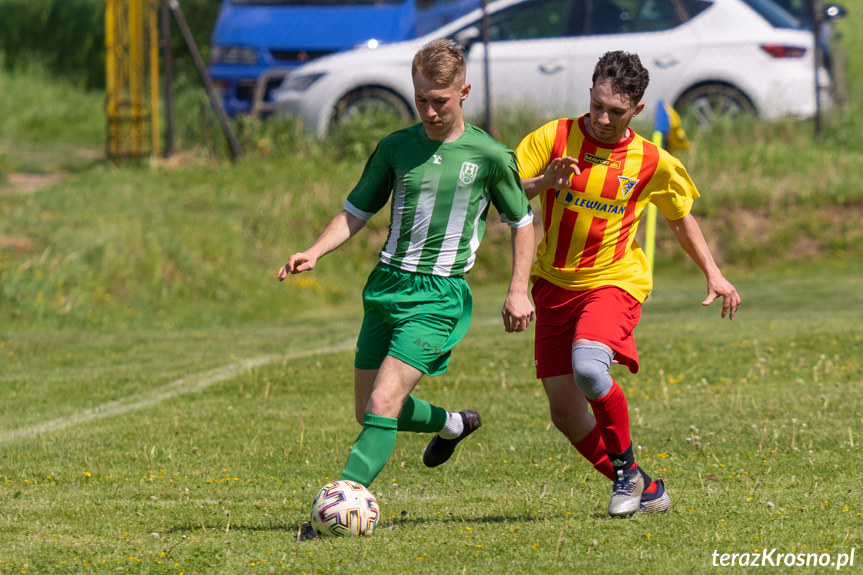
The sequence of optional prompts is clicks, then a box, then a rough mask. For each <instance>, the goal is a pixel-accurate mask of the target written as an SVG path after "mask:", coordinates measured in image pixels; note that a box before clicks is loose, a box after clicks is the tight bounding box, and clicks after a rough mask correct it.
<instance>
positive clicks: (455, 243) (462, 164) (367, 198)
mask: <svg viewBox="0 0 863 575" xmlns="http://www.w3.org/2000/svg"><path fill="white" fill-rule="evenodd" d="M390 194H392V205H391V208H390V229H389V234H388V236H387V241H386V243H385V244H384V247H383V249H382V250H381V252H380V258H381V261H382V262H384V263H386V264H390V265H393V266H396V267H398V268H400V269H402V270H405V271H409V272H418V273H425V274H432V275H436V276H445V277H447V276H459V275H462V274H464V273H466V272H467V271H468V270H470V268H471V267H473V264H474V262H475V261H476V250H477V248H478V247H479V244H480V241H481V240H482V236H483V232H484V231H485V219H486V216H487V215H488V209H489V205H490V204H494V205H495V208H497V210H498V212H499V213H500V214H501V221H503V222H505V223H506V224H508V225H509V226H511V227H516V228H518V227H522V226H526V225H528V224H530V223H531V222H532V221H533V212H532V211H531V209H530V204H529V203H528V201H527V198H526V197H525V195H524V190H523V188H522V186H521V180H520V179H519V175H518V165H517V163H516V159H515V154H514V153H513V151H512V150H510V149H508V148H506V147H505V146H504V145H503V144H501V143H500V142H497V141H496V140H494V139H493V138H492V137H491V136H489V135H488V134H486V133H485V132H484V131H482V130H481V129H479V128H477V127H476V126H473V125H471V124H467V125H466V126H465V132H464V134H462V135H461V136H460V137H459V138H458V139H457V140H455V141H454V142H437V141H433V140H429V138H428V136H426V133H425V129H424V128H423V125H422V124H417V125H415V126H411V127H409V128H405V129H404V130H400V131H398V132H394V133H393V134H390V135H389V136H387V137H386V138H384V139H383V140H381V141H380V142H379V143H378V146H377V148H376V149H375V151H374V153H373V154H372V155H371V157H370V158H369V160H368V161H367V162H366V166H365V169H364V170H363V174H362V177H361V178H360V181H359V182H358V183H357V185H356V187H354V189H353V191H351V193H350V194H349V195H348V198H347V201H346V202H345V210H347V211H348V212H349V213H351V214H353V215H354V216H356V217H358V218H360V219H362V220H368V219H370V218H371V217H372V216H373V215H374V214H375V213H377V212H378V211H379V210H380V209H382V208H383V207H384V206H385V205H386V204H387V202H388V201H389V198H390Z"/></svg>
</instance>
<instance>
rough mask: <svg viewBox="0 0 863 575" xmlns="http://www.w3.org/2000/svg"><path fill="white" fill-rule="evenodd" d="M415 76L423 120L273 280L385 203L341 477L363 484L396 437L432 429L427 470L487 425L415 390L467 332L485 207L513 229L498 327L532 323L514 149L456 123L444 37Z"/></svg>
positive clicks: (453, 78)
mask: <svg viewBox="0 0 863 575" xmlns="http://www.w3.org/2000/svg"><path fill="white" fill-rule="evenodd" d="M411 72H412V77H413V84H414V95H415V102H414V104H415V106H416V110H417V113H418V114H419V117H420V119H421V120H422V122H421V123H419V124H417V125H415V126H412V127H409V128H406V129H404V130H400V131H397V132H395V133H393V134H390V135H389V136H387V137H386V138H384V139H383V140H381V141H380V142H379V143H378V146H377V148H376V149H375V151H374V152H373V153H372V155H371V157H370V158H369V159H368V161H367V163H366V166H365V169H364V170H363V174H362V176H361V178H360V180H359V182H358V183H357V185H356V186H355V188H354V189H353V191H351V193H350V194H349V195H348V198H347V200H346V202H345V206H344V209H343V210H342V211H341V212H339V213H338V214H337V215H336V216H335V217H334V218H333V220H332V221H331V222H330V223H329V225H328V226H327V227H326V229H325V230H324V231H323V233H322V234H321V235H320V237H319V238H318V239H317V240H316V241H315V242H314V243H313V244H312V245H311V246H310V247H309V248H308V249H307V250H305V251H303V252H299V253H296V254H293V255H292V256H291V257H290V258H289V259H288V262H287V263H286V264H285V265H284V266H283V267H282V268H281V269H280V270H279V273H278V278H279V280H284V279H285V278H286V277H287V276H288V274H296V273H301V272H305V271H309V270H312V269H314V267H315V265H316V263H317V260H318V259H319V258H321V257H322V256H324V255H326V254H328V253H330V252H332V251H333V250H335V249H337V248H338V247H339V246H341V245H342V244H343V243H345V242H346V241H347V240H348V239H350V238H351V237H352V236H353V235H354V234H356V233H357V232H358V231H359V230H360V229H361V228H362V227H363V226H364V225H365V223H366V221H368V220H369V218H371V217H372V216H373V215H374V214H375V213H376V212H378V211H379V210H381V209H383V208H384V206H386V204H387V203H390V204H391V205H390V226H389V234H388V236H387V239H386V242H385V244H384V246H383V249H382V250H381V252H380V260H381V261H380V263H379V264H378V265H377V266H376V267H375V269H374V270H373V271H372V273H371V275H370V276H369V279H368V281H367V283H366V286H365V289H364V290H363V306H364V311H365V314H364V318H363V325H362V328H361V329H360V335H359V338H358V341H357V353H356V358H355V360H354V368H355V379H354V381H355V400H356V406H355V407H356V417H357V420H358V421H359V422H360V423H361V424H362V426H363V429H362V431H361V432H360V434H359V436H358V437H357V439H356V441H355V442H354V445H353V447H352V449H351V453H350V455H349V456H348V461H347V463H346V465H345V469H344V471H343V473H342V476H341V479H350V480H353V481H357V482H359V483H361V484H363V485H365V486H369V485H370V484H371V483H372V481H374V479H375V477H377V475H378V473H380V471H381V470H382V469H383V467H384V465H385V464H386V462H387V460H388V459H389V457H390V455H391V454H392V451H393V448H394V446H395V442H396V432H397V431H412V432H426V433H435V434H436V435H435V436H434V438H433V439H432V441H431V443H429V446H428V447H427V448H426V451H425V454H424V456H423V461H424V462H425V464H426V465H427V466H429V467H434V466H437V465H440V464H441V463H443V462H445V461H446V460H447V459H448V458H449V457H450V455H452V453H453V450H454V449H455V446H456V444H457V443H458V442H459V441H460V440H461V439H463V438H464V437H466V436H467V435H468V434H470V433H471V432H473V431H474V430H475V429H476V428H478V427H479V426H480V425H482V423H481V421H480V417H479V414H477V413H476V412H475V411H470V410H465V411H461V412H458V413H452V412H448V411H446V410H444V409H443V408H441V407H437V406H434V405H431V404H429V403H428V402H426V401H423V400H421V399H419V398H417V397H415V396H413V395H411V392H412V391H413V389H414V387H415V386H416V384H417V383H418V382H419V380H420V378H421V377H422V375H423V374H426V375H438V374H441V373H443V372H445V371H446V366H447V363H448V361H449V356H450V352H451V350H452V349H453V347H454V346H455V345H456V344H457V343H458V342H459V341H460V340H461V339H462V337H463V336H464V334H465V332H466V331H467V328H468V324H469V323H470V316H471V305H472V299H471V293H470V288H469V287H468V285H467V281H466V280H465V278H464V274H466V273H467V272H468V271H469V270H470V269H471V267H472V266H473V264H474V261H475V257H476V250H477V248H478V247H479V244H480V241H481V240H482V236H483V232H484V229H485V220H486V216H487V214H488V210H489V207H490V205H491V204H494V206H495V207H496V209H497V210H498V212H499V213H500V214H501V219H502V221H504V222H506V223H507V224H508V225H509V226H510V228H511V230H512V250H513V267H512V277H511V280H510V286H509V291H508V293H507V296H506V299H505V302H504V305H503V309H502V310H501V314H502V316H503V321H504V327H505V329H506V331H507V332H519V331H524V330H525V329H527V327H528V325H529V324H530V322H531V321H532V320H533V319H534V317H535V316H534V308H533V304H532V303H531V301H530V299H529V297H528V294H527V289H528V275H529V273H530V266H531V263H532V259H533V250H534V232H533V226H532V225H531V223H532V221H533V213H532V212H531V209H530V205H529V204H528V202H527V200H526V197H525V194H524V192H523V189H522V186H521V180H520V178H519V174H518V166H517V163H516V159H515V155H514V153H513V151H512V150H509V149H507V148H506V147H505V146H503V145H502V144H500V143H498V142H496V141H495V140H493V139H492V138H491V137H490V136H489V135H488V134H486V133H485V132H483V131H482V130H480V129H479V128H476V127H475V126H472V125H470V124H467V123H465V121H464V119H463V117H462V104H463V102H464V100H465V99H466V98H467V97H468V94H469V93H470V84H467V83H466V82H465V60H464V56H463V55H462V53H461V48H460V47H459V46H458V45H457V44H456V43H455V42H452V41H451V40H436V41H434V42H431V43H430V44H428V45H427V46H425V47H423V48H422V49H421V50H420V51H419V52H417V54H416V55H415V57H414V61H413V66H412V70H411Z"/></svg>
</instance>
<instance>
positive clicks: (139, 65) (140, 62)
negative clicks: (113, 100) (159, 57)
mask: <svg viewBox="0 0 863 575" xmlns="http://www.w3.org/2000/svg"><path fill="white" fill-rule="evenodd" d="M141 2H142V0H130V2H129V63H130V66H129V67H130V73H129V96H130V97H131V101H132V110H131V112H132V114H131V120H132V154H133V155H134V156H140V155H141V153H142V152H143V150H142V149H141V127H142V126H141V120H142V118H143V114H144V110H143V107H142V106H141V100H142V96H143V80H144V38H143V29H142V23H143V20H142V14H141Z"/></svg>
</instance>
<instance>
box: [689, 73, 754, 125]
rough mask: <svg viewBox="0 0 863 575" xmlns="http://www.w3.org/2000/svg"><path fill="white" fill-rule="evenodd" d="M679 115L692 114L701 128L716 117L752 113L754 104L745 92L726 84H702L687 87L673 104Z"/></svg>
mask: <svg viewBox="0 0 863 575" xmlns="http://www.w3.org/2000/svg"><path fill="white" fill-rule="evenodd" d="M674 108H675V109H677V110H678V111H679V112H680V113H681V115H687V114H692V116H694V117H695V119H696V120H697V121H698V125H699V126H701V127H702V128H706V127H708V126H710V124H712V123H713V122H714V121H716V119H717V118H718V117H721V116H731V117H734V116H738V115H740V114H754V113H755V106H753V105H752V102H751V101H750V100H749V98H747V97H746V94H744V93H743V92H741V91H740V90H738V89H737V88H735V87H733V86H729V85H727V84H702V85H700V86H696V87H694V88H691V89H689V90H688V91H687V92H685V93H684V94H683V95H682V96H680V98H678V99H677V102H676V103H675V104H674Z"/></svg>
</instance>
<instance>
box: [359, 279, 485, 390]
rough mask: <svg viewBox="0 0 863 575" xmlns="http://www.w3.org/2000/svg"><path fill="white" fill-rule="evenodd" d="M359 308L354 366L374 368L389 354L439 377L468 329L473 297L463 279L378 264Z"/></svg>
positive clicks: (425, 372) (364, 291) (367, 284)
mask: <svg viewBox="0 0 863 575" xmlns="http://www.w3.org/2000/svg"><path fill="white" fill-rule="evenodd" d="M363 308H364V310H365V316H364V317H363V326H362V328H361V329H360V335H359V338H358V339H357V355H356V359H355V360H354V367H356V368H357V369H378V368H379V367H380V366H381V362H383V360H384V357H386V356H387V355H391V356H393V357H395V358H397V359H400V360H402V361H403V362H405V363H407V364H408V365H412V366H413V367H415V368H417V369H418V370H420V371H421V372H423V373H424V374H426V375H440V374H441V373H444V372H446V366H447V364H448V363H449V356H450V352H451V351H452V348H454V347H455V346H456V344H457V343H458V342H459V341H461V339H462V338H463V337H464V336H465V334H466V333H467V328H468V326H469V325H470V317H471V309H472V308H473V296H472V295H471V292H470V287H469V286H468V283H467V280H465V279H464V278H463V277H439V276H433V275H428V274H418V273H412V272H406V271H403V270H400V269H398V268H396V267H393V266H389V265H386V264H378V265H377V266H376V267H375V269H374V270H372V273H371V275H369V279H368V281H367V282H366V287H365V289H363Z"/></svg>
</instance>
